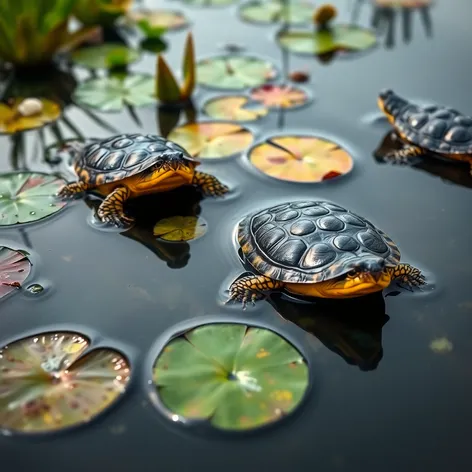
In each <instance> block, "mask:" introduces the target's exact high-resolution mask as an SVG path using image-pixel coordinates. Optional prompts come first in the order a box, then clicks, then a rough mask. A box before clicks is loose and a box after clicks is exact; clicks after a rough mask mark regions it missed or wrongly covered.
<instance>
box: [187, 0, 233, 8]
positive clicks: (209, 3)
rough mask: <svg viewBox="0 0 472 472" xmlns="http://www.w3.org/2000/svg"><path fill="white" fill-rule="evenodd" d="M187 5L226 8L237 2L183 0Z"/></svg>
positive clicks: (228, 0) (227, 0) (231, 0)
mask: <svg viewBox="0 0 472 472" xmlns="http://www.w3.org/2000/svg"><path fill="white" fill-rule="evenodd" d="M182 1H183V3H186V4H187V5H192V6H195V7H224V6H226V5H231V4H232V3H235V2H236V0H182Z"/></svg>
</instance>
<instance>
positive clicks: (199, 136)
mask: <svg viewBox="0 0 472 472" xmlns="http://www.w3.org/2000/svg"><path fill="white" fill-rule="evenodd" d="M168 139H169V140H171V141H174V142H176V143H177V144H179V145H180V146H182V147H183V148H184V149H186V150H187V151H188V152H189V153H190V155H192V156H193V157H198V158H200V159H218V158H224V157H230V156H233V155H236V154H239V153H241V152H243V151H245V150H246V149H247V148H248V147H249V146H250V145H251V144H252V142H253V140H254V136H253V134H252V133H251V132H250V131H249V130H248V129H247V128H244V127H242V126H239V125H236V124H233V123H221V122H218V121H206V122H202V123H189V124H186V125H183V126H179V127H177V128H174V129H173V130H172V131H171V133H170V134H169V136H168Z"/></svg>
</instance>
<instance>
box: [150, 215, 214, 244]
mask: <svg viewBox="0 0 472 472" xmlns="http://www.w3.org/2000/svg"><path fill="white" fill-rule="evenodd" d="M207 228H208V224H207V222H206V221H205V220H204V219H203V218H200V217H196V216H172V217H170V218H164V219H162V220H160V221H158V222H157V223H156V225H155V226H154V230H153V232H154V236H158V237H159V238H160V239H163V240H164V241H191V240H192V239H197V238H200V237H201V236H203V235H204V234H205V233H206V232H207Z"/></svg>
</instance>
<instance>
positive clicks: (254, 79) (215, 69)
mask: <svg viewBox="0 0 472 472" xmlns="http://www.w3.org/2000/svg"><path fill="white" fill-rule="evenodd" d="M276 76H277V71H276V69H275V67H274V65H273V64H271V63H270V62H268V61H266V60H264V59H260V58H257V57H251V56H240V55H238V56H235V55H222V56H216V57H212V58H208V59H201V60H200V61H198V62H197V83H199V84H200V85H204V86H206V87H212V88H215V89H223V90H243V89H245V88H247V87H257V86H258V85H262V84H264V83H266V82H269V81H270V80H273V79H275V77H276Z"/></svg>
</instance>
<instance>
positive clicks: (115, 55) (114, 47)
mask: <svg viewBox="0 0 472 472" xmlns="http://www.w3.org/2000/svg"><path fill="white" fill-rule="evenodd" d="M140 57H141V54H140V52H139V51H137V50H136V49H131V48H129V47H127V46H124V45H123V44H119V43H117V44H112V43H108V44H101V45H99V46H90V47H87V48H82V49H78V50H77V51H75V52H74V53H72V60H73V61H74V62H75V63H76V64H78V65H81V66H83V67H86V68H87V69H111V68H113V67H122V66H126V65H128V64H131V63H133V62H136V61H137V60H138V59H139V58H140Z"/></svg>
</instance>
